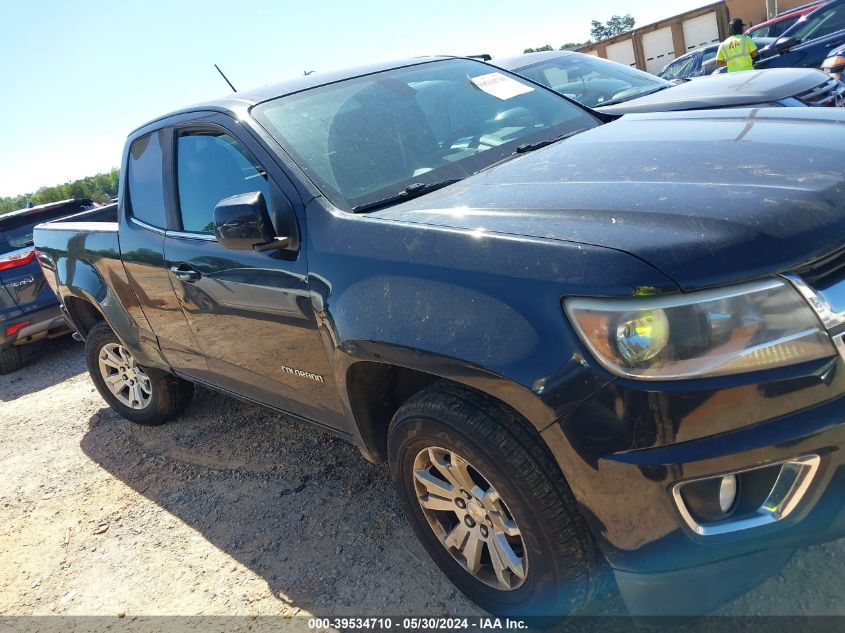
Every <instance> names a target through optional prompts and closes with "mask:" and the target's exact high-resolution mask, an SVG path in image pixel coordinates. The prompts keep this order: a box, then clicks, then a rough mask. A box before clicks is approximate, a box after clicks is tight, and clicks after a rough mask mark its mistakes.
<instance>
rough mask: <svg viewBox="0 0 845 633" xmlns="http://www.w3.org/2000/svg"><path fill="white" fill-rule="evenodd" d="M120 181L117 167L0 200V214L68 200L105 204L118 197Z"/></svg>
mask: <svg viewBox="0 0 845 633" xmlns="http://www.w3.org/2000/svg"><path fill="white" fill-rule="evenodd" d="M119 180H120V170H119V169H118V168H117V167H115V168H114V169H112V170H111V171H108V172H106V173H104V174H97V175H95V176H86V177H85V178H80V179H79V180H73V181H71V182H66V183H64V184H62V185H54V186H52V187H41V188H40V189H38V191H36V192H34V193H25V194H21V195H19V196H7V197H5V198H0V213H7V212H9V211H15V210H16V209H23V208H24V207H26V206H27V204H29V203H32V205H33V206H35V205H38V204H45V203H47V202H57V201H59V200H67V199H68V198H91V199H92V200H94V201H95V202H100V203H105V202H108V201H109V200H110V199H111V198H114V197H115V196H116V195H117V183H118V181H119Z"/></svg>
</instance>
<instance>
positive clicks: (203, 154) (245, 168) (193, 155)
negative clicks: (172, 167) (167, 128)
mask: <svg viewBox="0 0 845 633" xmlns="http://www.w3.org/2000/svg"><path fill="white" fill-rule="evenodd" d="M176 161H177V168H176V169H177V175H178V183H179V211H180V213H181V215H182V229H183V230H184V231H186V232H188V233H204V234H207V235H211V234H213V233H214V207H216V206H217V203H218V202H220V201H221V200H222V199H223V198H228V197H229V196H234V195H236V194H239V193H251V192H253V191H260V192H261V193H263V194H264V199H265V200H267V199H268V197H269V187H268V183H267V174H266V173H265V171H264V170H263V169H262V168H261V167H260V166H258V164H257V163H256V162H255V161H253V160H252V159H251V158H248V157H247V154H246V149H245V148H243V147H242V146H241V145H240V143H238V142H237V141H236V140H235V139H233V138H232V137H231V136H229V135H227V134H223V133H219V132H212V131H207V132H206V131H204V132H190V133H184V132H183V133H182V134H181V135H180V136H179V141H178V145H177V152H176Z"/></svg>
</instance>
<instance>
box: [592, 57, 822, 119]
mask: <svg viewBox="0 0 845 633" xmlns="http://www.w3.org/2000/svg"><path fill="white" fill-rule="evenodd" d="M827 80H828V76H827V75H825V74H824V73H823V72H822V71H820V70H815V69H812V68H772V69H770V70H752V71H748V72H744V73H725V74H720V75H709V76H707V77H701V78H699V79H693V80H692V81H687V82H685V83H682V84H679V85H677V86H672V87H671V88H666V89H665V90H660V91H658V92H655V93H653V94H650V95H646V96H644V97H639V98H637V99H631V100H630V101H626V102H625V103H620V104H617V105H611V106H607V107H605V108H598V110H600V111H601V112H606V113H608V114H628V113H631V112H668V111H671V110H696V109H698V110H702V109H709V108H738V107H743V106H751V105H759V104H763V103H770V102H772V101H777V100H778V99H785V98H787V97H792V96H794V95H796V94H800V93H802V92H805V91H807V90H810V89H811V88H814V87H815V86H818V85H819V84H820V83H823V82H825V81H827Z"/></svg>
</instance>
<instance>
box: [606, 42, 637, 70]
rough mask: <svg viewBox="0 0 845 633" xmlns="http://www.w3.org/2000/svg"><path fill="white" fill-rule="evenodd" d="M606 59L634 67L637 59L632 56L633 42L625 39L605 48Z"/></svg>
mask: <svg viewBox="0 0 845 633" xmlns="http://www.w3.org/2000/svg"><path fill="white" fill-rule="evenodd" d="M607 58H608V59H611V60H613V61H615V62H619V63H620V64H625V65H626V66H636V65H637V58H636V57H635V56H634V40H632V39H627V40H624V41H622V42H617V43H616V44H611V45H610V46H608V47H607Z"/></svg>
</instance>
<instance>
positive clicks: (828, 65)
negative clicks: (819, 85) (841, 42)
mask: <svg viewBox="0 0 845 633" xmlns="http://www.w3.org/2000/svg"><path fill="white" fill-rule="evenodd" d="M843 69H845V46H840V47H839V48H836V49H834V50H832V51H831V52H830V55H828V56H827V59H825V60H824V61H823V62H822V70H823V71H825V72H826V73H828V74H829V75H831V76H832V77H833V78H834V79H838V80H839V81H842V71H843Z"/></svg>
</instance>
